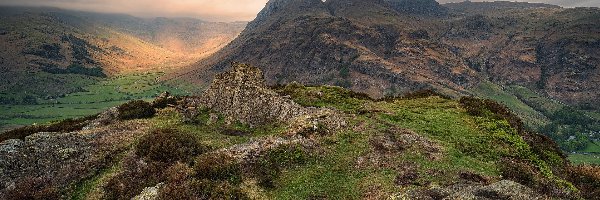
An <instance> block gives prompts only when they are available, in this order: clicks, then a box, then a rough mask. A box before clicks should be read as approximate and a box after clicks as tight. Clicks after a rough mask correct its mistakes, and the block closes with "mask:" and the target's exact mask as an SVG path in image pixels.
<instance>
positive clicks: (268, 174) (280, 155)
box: [247, 145, 308, 188]
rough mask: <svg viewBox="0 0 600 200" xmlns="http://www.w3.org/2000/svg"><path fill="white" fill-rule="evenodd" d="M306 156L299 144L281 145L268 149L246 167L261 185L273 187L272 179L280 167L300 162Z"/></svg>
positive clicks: (305, 159)
mask: <svg viewBox="0 0 600 200" xmlns="http://www.w3.org/2000/svg"><path fill="white" fill-rule="evenodd" d="M307 159H308V156H307V155H306V153H305V152H304V150H303V149H302V147H300V146H296V145H293V146H281V147H278V148H275V149H272V150H270V151H268V152H267V153H266V154H265V155H262V156H261V157H259V158H258V161H257V162H256V163H251V164H250V165H249V166H248V167H247V168H248V169H249V171H250V172H251V173H252V175H253V176H254V177H255V178H256V179H257V180H258V183H259V185H260V186H262V187H266V188H272V187H274V186H275V185H274V180H275V179H276V178H277V177H278V176H279V174H280V173H281V170H282V168H284V167H287V166H289V165H291V164H302V163H304V162H306V161H307Z"/></svg>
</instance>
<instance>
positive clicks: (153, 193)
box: [131, 183, 163, 200]
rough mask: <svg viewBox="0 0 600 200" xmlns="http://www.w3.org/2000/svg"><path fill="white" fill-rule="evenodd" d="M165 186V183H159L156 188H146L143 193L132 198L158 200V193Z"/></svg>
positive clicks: (133, 199) (132, 199)
mask: <svg viewBox="0 0 600 200" xmlns="http://www.w3.org/2000/svg"><path fill="white" fill-rule="evenodd" d="M162 186H163V183H159V184H158V185H156V186H154V187H147V188H144V190H143V191H142V193H140V194H139V195H137V196H135V197H133V198H131V200H155V199H158V191H159V190H160V188H161V187H162Z"/></svg>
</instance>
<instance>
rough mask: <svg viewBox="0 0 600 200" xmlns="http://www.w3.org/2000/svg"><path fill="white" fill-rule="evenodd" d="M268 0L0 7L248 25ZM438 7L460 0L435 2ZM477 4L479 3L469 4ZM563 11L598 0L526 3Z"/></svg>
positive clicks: (20, 2)
mask: <svg viewBox="0 0 600 200" xmlns="http://www.w3.org/2000/svg"><path fill="white" fill-rule="evenodd" d="M267 1H268V0H218V1H214V0H127V1H123V0H0V5H12V6H51V7H58V8H64V9H74V10H82V11H93V12H103V13H125V14H130V15H134V16H138V17H193V18H201V19H204V20H209V21H250V20H253V19H254V18H255V17H256V14H257V13H258V12H259V11H260V10H261V9H262V8H263V7H264V5H265V4H266V2H267ZM438 1H439V2H440V3H448V2H460V1H463V0H438ZM473 1H479V0H473ZM530 2H540V3H550V4H555V5H560V6H563V7H577V6H585V7H600V1H599V0H530Z"/></svg>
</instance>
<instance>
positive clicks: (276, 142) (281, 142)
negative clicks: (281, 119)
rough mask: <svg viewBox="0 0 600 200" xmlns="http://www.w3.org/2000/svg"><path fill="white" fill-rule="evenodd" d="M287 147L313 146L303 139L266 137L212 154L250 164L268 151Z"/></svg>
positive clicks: (309, 141) (312, 143)
mask: <svg viewBox="0 0 600 200" xmlns="http://www.w3.org/2000/svg"><path fill="white" fill-rule="evenodd" d="M289 145H300V146H302V147H304V148H306V149H310V148H312V147H314V145H315V144H314V142H313V141H312V140H309V139H306V138H304V137H291V138H282V137H267V138H263V139H258V140H254V141H250V142H247V143H244V144H239V145H234V146H231V147H229V148H225V149H220V150H217V151H215V152H214V153H223V154H225V155H227V156H229V157H231V158H234V159H235V160H236V162H239V163H243V162H251V161H253V160H255V159H256V158H258V157H260V156H261V155H262V154H264V153H265V152H267V151H269V150H272V149H275V148H278V147H281V146H289Z"/></svg>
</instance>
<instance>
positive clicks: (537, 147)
mask: <svg viewBox="0 0 600 200" xmlns="http://www.w3.org/2000/svg"><path fill="white" fill-rule="evenodd" d="M263 77H264V74H263V72H262V71H261V70H260V69H258V68H256V67H253V66H250V65H246V64H240V63H235V64H233V65H232V66H231V67H229V70H227V71H225V72H223V73H220V74H218V75H217V76H216V78H215V79H214V81H213V82H212V83H211V84H210V86H209V87H208V89H207V90H205V91H204V92H203V93H202V94H201V95H199V96H187V97H176V96H170V95H169V94H167V93H165V94H163V95H161V96H160V97H158V98H156V99H155V100H154V101H153V102H152V103H150V102H145V101H139V100H136V101H131V102H128V103H126V104H123V105H121V106H118V107H114V108H111V109H108V110H106V111H105V112H103V113H101V114H99V115H94V116H89V117H86V118H80V119H70V120H64V121H61V122H57V123H54V124H47V125H37V126H29V127H24V128H20V129H16V130H13V131H10V132H6V133H3V134H0V169H1V170H2V173H0V183H3V184H0V198H1V199H7V200H12V199H314V198H318V199H388V198H390V199H395V198H402V199H594V198H597V197H598V196H597V195H598V193H599V192H600V176H599V174H600V168H599V167H598V166H573V165H571V163H569V162H568V161H567V160H566V159H565V157H564V155H563V154H562V153H561V151H560V150H559V149H558V146H557V145H556V144H555V143H554V142H552V140H550V139H549V138H547V137H545V136H543V135H539V134H535V133H532V132H528V131H526V130H525V129H524V128H523V124H522V122H521V121H520V119H519V118H518V117H517V116H515V115H514V114H512V113H511V112H510V111H509V110H508V109H507V108H506V107H504V106H502V105H501V104H498V103H495V102H493V101H489V100H482V99H477V98H473V97H463V98H461V99H459V100H458V99H457V100H452V99H449V98H446V97H442V96H440V95H438V94H435V93H432V92H430V93H412V94H410V95H407V96H404V97H401V98H393V99H392V98H389V99H386V100H373V99H370V98H369V97H368V96H366V95H364V94H359V93H355V92H352V91H350V90H347V89H343V88H340V87H335V86H304V85H301V84H298V83H292V84H289V85H281V86H277V87H268V86H267V85H266V82H265V80H264V79H263Z"/></svg>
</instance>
